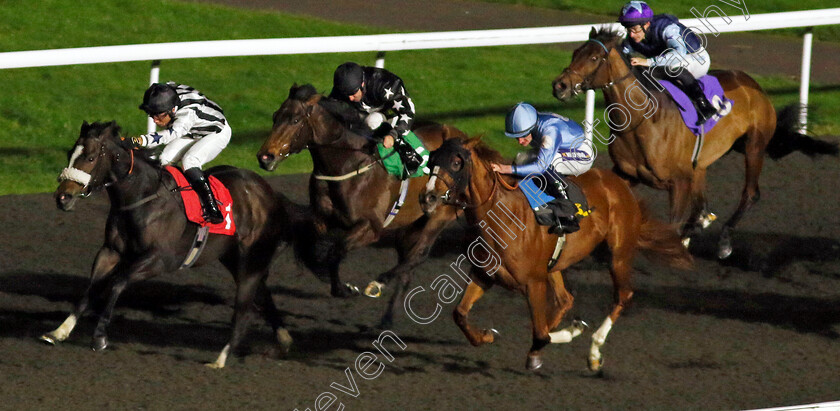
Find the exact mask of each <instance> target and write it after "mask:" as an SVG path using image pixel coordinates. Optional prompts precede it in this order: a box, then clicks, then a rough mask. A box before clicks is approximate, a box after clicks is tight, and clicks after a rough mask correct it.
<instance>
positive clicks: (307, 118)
mask: <svg viewBox="0 0 840 411" xmlns="http://www.w3.org/2000/svg"><path fill="white" fill-rule="evenodd" d="M360 126H361V120H360V118H359V115H358V114H357V113H356V111H355V109H353V108H352V107H351V106H350V105H349V104H347V103H344V102H340V101H337V100H333V99H329V98H326V97H324V96H322V95H321V94H318V93H317V91H316V90H315V87H313V86H312V85H309V84H306V85H302V86H298V85H293V86H292V87H291V88H290V89H289V96H288V98H287V99H286V101H284V102H283V104H282V105H281V106H280V108H279V109H278V110H277V111H276V112H275V113H274V117H273V127H272V130H271V134H270V135H269V136H268V138H266V140H265V143H263V145H262V148H260V150H259V152H258V153H257V160H258V161H259V163H260V167H262V168H263V169H265V170H268V171H273V170H274V169H275V168H276V167H277V165H278V164H279V163H280V162H281V161H282V160H284V159H285V158H287V157H288V156H289V155H292V154H296V153H299V152H300V151H301V150H303V149H304V148H308V149H309V154H310V155H311V156H312V163H313V166H314V169H313V172H312V175H311V177H310V179H309V197H310V204H311V206H312V207H313V209H314V211H315V214H316V218H318V219H320V220H321V221H323V222H324V225H325V228H324V229H325V230H326V229H328V228H329V229H333V228H338V229H342V230H346V232H345V233H344V234H343V235H342V237H343V238H342V239H343V243H344V244H343V245H344V247H345V250H346V251H349V250H353V249H356V248H359V247H363V246H366V245H368V244H371V243H373V242H375V241H377V240H379V239H380V238H381V237H382V236H383V235H385V234H386V233H388V232H395V233H396V242H395V244H394V245H395V248H396V249H397V254H398V259H399V260H398V261H399V262H398V263H397V265H396V266H395V267H393V268H391V269H390V270H388V271H386V272H383V273H382V274H380V275H379V276H378V277H377V279H376V280H375V281H372V282H371V283H370V284H369V285H368V287H367V288H366V289H365V294H366V295H368V296H370V297H378V296H379V293H380V291H381V289H382V288H383V287H384V286H385V284H388V283H389V282H390V281H391V280H392V279H394V278H396V277H399V278H400V285H399V286H398V287H397V288H396V290H395V293H394V294H393V296H392V297H391V300H390V302H389V304H388V308H387V310H386V312H385V314H384V316H383V318H382V324H383V325H389V324H390V323H391V322H392V320H393V313H394V307H395V306H396V304H397V301H398V298H399V295H401V294H402V293H405V292H406V290H407V288H408V284H409V282H410V279H411V271H412V270H413V269H414V268H415V267H416V266H417V265H419V264H420V263H422V262H423V261H424V260H425V259H426V257H427V256H428V254H429V251H430V249H431V247H432V245H433V244H434V242H435V240H436V239H437V237H438V236H439V234H440V233H441V231H443V229H444V228H446V226H447V224H449V223H450V222H451V221H453V220H454V219H455V217H456V216H455V210H454V209H453V208H451V207H444V208H442V209H440V210H438V211H437V212H435V213H434V214H430V215H426V214H424V213H423V210H421V209H420V206H419V203H418V202H417V201H414V199H417V198H419V195H420V193H421V191H422V189H423V187H424V186H425V184H426V182H427V181H428V176H423V177H416V178H411V179H410V180H409V182H408V191H407V194H406V196H405V197H406V198H408V199H409V201H407V202H406V203H405V204H404V205H403V206H402V208H401V209H400V210H399V213H398V214H397V215H396V217H395V218H394V219H393V221H391V223H390V225H388V226H387V228H386V227H385V225H384V220H385V219H386V217H387V216H388V215H389V211H390V210H391V208H392V205H393V204H394V203H395V201H396V200H397V199H398V198H399V197H400V186H401V182H400V180H398V179H397V178H395V177H393V176H391V175H389V174H388V173H387V172H386V171H385V169H384V167H381V166H380V165H381V162H380V160H379V157H378V154H376V146H375V142H374V141H373V140H371V139H370V138H367V137H365V136H363V135H360V134H359V133H358V132H357V130H358V129H357V127H360ZM414 132H415V134H416V135H417V136H418V137H419V138H420V140H422V142H423V144H424V146H425V147H426V149H428V150H433V149H435V148H437V147H439V146H440V144H441V143H442V142H443V141H444V140H447V139H450V138H458V137H466V136H465V135H464V134H463V133H462V132H461V131H460V130H458V129H456V128H454V127H450V126H446V125H438V124H432V125H427V126H424V127H420V128H418V129H416V130H414ZM328 270H329V271H330V283H331V293H332V295H333V296H347V295H348V294H350V293H351V291H350V288H349V287H348V286H349V285H345V284H342V283H341V280H340V276H339V272H338V265H337V264H335V265H334V266H332V267H329V268H328Z"/></svg>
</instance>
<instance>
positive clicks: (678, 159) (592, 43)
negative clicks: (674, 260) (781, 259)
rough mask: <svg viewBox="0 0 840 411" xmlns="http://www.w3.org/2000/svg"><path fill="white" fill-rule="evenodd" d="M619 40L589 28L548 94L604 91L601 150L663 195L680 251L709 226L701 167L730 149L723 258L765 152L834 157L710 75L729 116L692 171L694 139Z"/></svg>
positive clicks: (741, 90)
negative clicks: (735, 161)
mask: <svg viewBox="0 0 840 411" xmlns="http://www.w3.org/2000/svg"><path fill="white" fill-rule="evenodd" d="M622 40H623V37H622V36H621V35H620V34H619V33H618V32H615V31H611V30H608V29H605V28H602V29H601V30H598V31H596V30H595V28H594V27H593V28H592V31H591V32H590V34H589V40H587V41H586V42H584V43H583V45H581V46H580V47H578V48H577V49H576V50H575V51H574V53H573V54H572V62H571V63H570V64H569V66H568V67H566V68H565V69H564V70H563V72H562V73H561V74H560V75H559V76H558V77H557V78H556V79H555V80H554V82H553V83H552V92H553V94H554V97H556V98H557V99H558V100H561V101H563V100H567V99H569V98H570V97H572V96H574V95H576V94H578V93H580V92H581V91H582V90H584V89H587V90H588V89H601V90H602V91H603V93H604V97H605V99H606V104H607V106H608V111H607V112H606V116H605V117H607V119H608V123H609V126H610V129H611V131H612V134H611V136H610V138H609V139H606V141H604V143H607V144H609V153H610V157H611V158H612V160H613V163H614V164H615V167H614V171H615V172H617V173H618V174H619V175H621V176H623V177H625V178H628V179H629V180H631V181H632V182H634V183H635V182H642V183H644V184H646V185H649V186H651V187H653V188H657V189H661V190H667V191H668V193H669V201H670V212H669V217H670V220H671V222H672V223H678V222H684V225H683V227H682V234H683V236H684V241H685V243H686V244H687V243H688V241H689V240H690V235H693V234H695V233H697V232H698V231H699V230H700V229H702V228H705V227H706V226H708V224H709V223H711V221H712V220H713V219H714V215H713V214H710V213H709V212H708V211H707V210H706V199H705V189H706V168H707V167H708V166H709V165H711V164H712V163H713V162H715V161H716V160H717V159H718V158H720V157H721V156H723V155H724V154H726V153H727V152H728V151H729V150H730V149H732V148H734V149H735V150H737V151H740V152H742V153H744V157H745V165H746V178H745V184H744V189H743V191H742V192H741V200H740V202H739V203H738V207H737V209H736V210H735V212H734V214H733V215H732V216H731V217H730V218H729V220H728V221H727V222H726V223H725V225H724V227H723V230H722V231H721V233H720V237H719V240H718V257H719V258H721V259H724V258H727V257H728V256H729V255H730V254H731V253H732V245H731V235H732V231H733V230H734V228H735V225H736V224H738V222H739V221H740V220H741V218H742V217H743V216H744V213H746V212H747V211H748V210H749V209H750V208H751V207H752V206H753V205H755V203H756V202H757V201H758V199H759V187H758V177H759V175H760V174H761V168H762V166H763V163H764V154H765V153H767V154H768V155H769V156H770V157H771V158H772V159H778V158H781V157H783V156H785V155H787V154H789V153H791V152H793V151H795V150H799V151H802V152H803V153H804V154H806V155H809V156H814V155H816V154H832V155H837V145H836V144H831V143H828V142H824V141H820V140H816V139H813V138H811V137H808V136H805V135H802V134H799V133H797V132H796V131H794V127H795V125H796V122H797V113H796V112H795V110H788V111H787V112H786V114H785V115H784V116H783V117H780V118H779V121H778V122H777V114H776V111H775V109H774V108H773V104H772V103H771V102H770V99H769V97H768V96H767V94H766V93H765V92H764V90H762V88H761V86H759V85H758V83H756V81H755V80H753V79H752V78H751V77H750V76H749V75H747V74H746V73H744V72H742V71H738V70H713V71H711V72H710V73H709V74H710V75H713V76H715V77H716V78H717V79H718V80H719V81H720V84H721V86H722V87H723V90H724V93H725V95H726V97H727V98H729V99H731V100H732V101H733V102H734V103H733V105H732V110H731V112H730V113H729V114H728V115H726V116H725V117H723V118H722V119H721V120H720V121H719V122H718V123H717V125H716V126H715V127H714V128H713V129H712V130H711V131H709V132H708V133H707V134H706V135H705V139H704V140H705V141H704V143H703V145H702V150H701V151H700V153H699V158H698V159H697V163H696V167H694V166H693V164H692V153H693V151H694V145H695V141H696V138H695V136H694V134H692V132H691V131H689V129H688V128H687V127H686V126H685V125H684V123H683V121H682V119H681V117H680V111H679V108H678V107H677V105H676V103H674V102H673V100H672V99H671V98H670V97H669V96H668V95H667V94H665V93H664V92H660V91H657V88H659V89H661V87H662V86H660V85H659V84H654V83H653V82H654V81H655V80H651V79H649V78H648V77H646V76H645V75H644V73H643V72H642V71H640V70H641V69H644V68H641V69H639V68H631V66H630V64H629V61H628V57H626V56H624V55H623V53H621V51H620V50H619V47H620V45H621V42H622ZM628 115H629V118H628ZM613 139H614V141H613ZM736 142H737V144H736ZM687 211H688V212H689V213H688V214H689V215H688V218H687V219H684V218H685V216H686V212H687Z"/></svg>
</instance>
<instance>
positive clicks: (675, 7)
mask: <svg viewBox="0 0 840 411" xmlns="http://www.w3.org/2000/svg"><path fill="white" fill-rule="evenodd" d="M483 1H485V2H487V3H504V4H521V5H526V6H533V7H542V8H549V9H557V10H568V11H576V12H583V13H592V14H600V15H603V16H609V17H611V18H616V17H617V16H618V12H619V11H620V10H621V7H622V6H623V5H624V3H625V1H624V0H620V1H578V0H483ZM731 3H732V2H731ZM647 4H648V5H650V6H651V8H653V11H654V12H655V13H657V14H660V13H668V14H673V15H675V16H677V17H680V18H686V19H687V18H694V17H695V16H694V15H692V13H691V9H692V8H695V9H697V11H698V12H699V13H701V14H702V13H704V12H705V10H706V8H707V7H710V6H718V7H719V8H720V9H721V10H723V12H724V13H726V14H727V16H729V17H731V18H735V16H739V15H743V14H744V12H743V11H742V10H740V9H738V8H736V7H734V6H731V5H729V4H727V3H725V2H722V1H720V0H704V1H698V0H648V1H647ZM741 4H746V7H747V11H749V14H762V13H780V12H785V11H798V10H814V9H825V8H833V7H838V6H837V4H835V3H832V2H829V1H825V0H761V1H742V2H741ZM711 15H712V14H709V16H711ZM805 30H806V29H805V28H795V29H784V30H764V31H763V32H765V33H773V34H782V35H787V36H798V37H801V36H802V34H803V33H804V32H805ZM814 37H815V38H816V39H817V40H823V41H835V42H840V25H833V26H819V27H815V28H814Z"/></svg>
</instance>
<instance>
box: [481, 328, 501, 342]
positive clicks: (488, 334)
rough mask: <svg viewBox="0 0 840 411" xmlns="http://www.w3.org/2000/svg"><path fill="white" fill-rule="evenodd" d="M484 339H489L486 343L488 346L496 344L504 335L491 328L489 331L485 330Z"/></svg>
mask: <svg viewBox="0 0 840 411" xmlns="http://www.w3.org/2000/svg"><path fill="white" fill-rule="evenodd" d="M484 337H485V338H486V339H487V340H485V341H484V342H485V343H486V344H493V343H494V342H496V339H498V338H501V337H502V334H501V333H499V330H497V329H495V328H491V329H489V330H484Z"/></svg>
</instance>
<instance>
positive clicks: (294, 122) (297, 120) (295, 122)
mask: <svg viewBox="0 0 840 411" xmlns="http://www.w3.org/2000/svg"><path fill="white" fill-rule="evenodd" d="M297 123H300V119H299V118H296V119H294V120H292V124H297Z"/></svg>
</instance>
